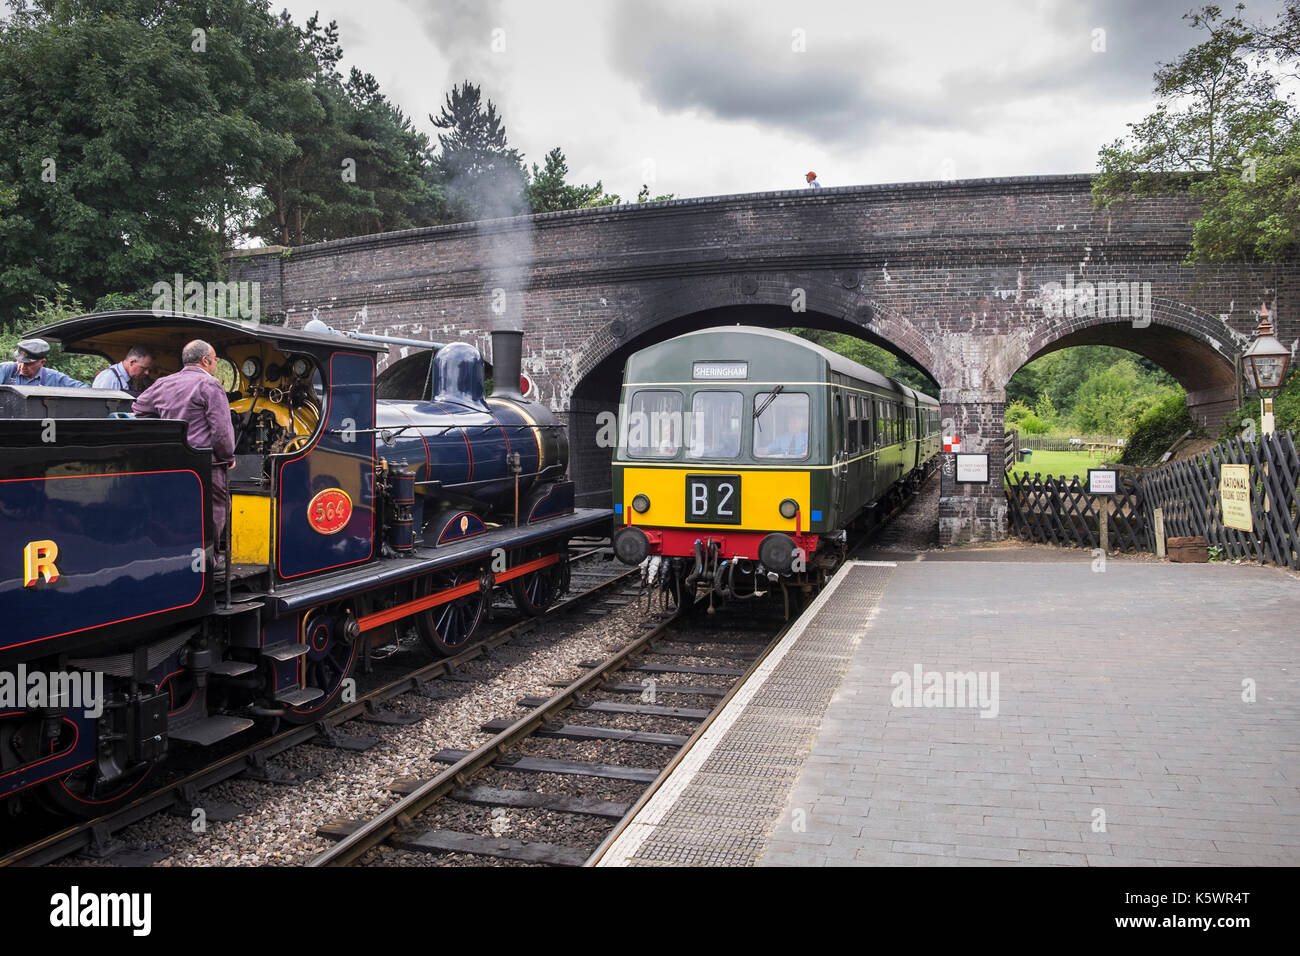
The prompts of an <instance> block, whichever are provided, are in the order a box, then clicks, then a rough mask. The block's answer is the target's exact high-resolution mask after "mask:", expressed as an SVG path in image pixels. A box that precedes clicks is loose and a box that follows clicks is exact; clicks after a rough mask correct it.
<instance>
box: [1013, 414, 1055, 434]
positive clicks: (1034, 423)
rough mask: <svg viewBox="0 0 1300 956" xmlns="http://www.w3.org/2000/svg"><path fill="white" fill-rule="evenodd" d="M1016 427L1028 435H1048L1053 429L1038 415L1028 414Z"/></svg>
mask: <svg viewBox="0 0 1300 956" xmlns="http://www.w3.org/2000/svg"><path fill="white" fill-rule="evenodd" d="M1016 427H1017V428H1019V429H1020V430H1021V431H1022V432H1024V433H1025V434H1026V435H1046V434H1047V433H1048V432H1049V431H1051V429H1052V426H1051V425H1049V424H1047V422H1045V421H1043V420H1042V419H1041V418H1039V417H1038V416H1037V415H1026V416H1025V417H1024V418H1022V419H1020V421H1019V422H1017V423H1016Z"/></svg>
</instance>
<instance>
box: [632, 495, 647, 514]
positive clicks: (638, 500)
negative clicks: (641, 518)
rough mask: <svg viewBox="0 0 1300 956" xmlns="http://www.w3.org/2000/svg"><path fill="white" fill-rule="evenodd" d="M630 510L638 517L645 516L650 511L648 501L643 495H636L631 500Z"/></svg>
mask: <svg viewBox="0 0 1300 956" xmlns="http://www.w3.org/2000/svg"><path fill="white" fill-rule="evenodd" d="M632 510H633V511H635V512H636V513H637V514H639V515H643V514H645V513H646V512H647V511H649V510H650V499H649V498H647V497H646V496H645V495H637V496H636V497H635V498H633V499H632Z"/></svg>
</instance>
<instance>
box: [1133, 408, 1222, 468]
mask: <svg viewBox="0 0 1300 956" xmlns="http://www.w3.org/2000/svg"><path fill="white" fill-rule="evenodd" d="M1189 429H1190V430H1191V432H1192V434H1194V435H1201V436H1204V435H1205V429H1203V428H1202V427H1201V426H1200V425H1197V424H1196V422H1195V421H1194V420H1193V418H1192V413H1191V410H1190V409H1188V407H1187V401H1186V399H1185V398H1184V397H1183V393H1182V391H1181V390H1179V391H1178V392H1176V393H1174V394H1173V395H1169V396H1167V397H1166V398H1163V399H1161V400H1160V401H1159V402H1157V403H1156V404H1154V405H1152V406H1151V407H1150V408H1148V409H1147V410H1146V412H1144V413H1143V415H1142V417H1141V418H1139V419H1138V422H1137V425H1136V427H1135V428H1134V429H1133V432H1132V434H1130V435H1129V436H1128V444H1127V445H1125V447H1124V454H1123V455H1121V456H1120V463H1121V464H1124V465H1154V464H1155V463H1156V461H1157V459H1159V458H1160V456H1161V455H1163V454H1164V453H1165V452H1166V451H1168V450H1169V446H1170V445H1172V444H1173V443H1174V442H1176V441H1178V439H1180V438H1182V437H1183V434H1184V433H1185V432H1187V431H1188V430H1189Z"/></svg>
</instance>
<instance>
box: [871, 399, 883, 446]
mask: <svg viewBox="0 0 1300 956" xmlns="http://www.w3.org/2000/svg"><path fill="white" fill-rule="evenodd" d="M871 404H872V405H873V406H874V407H875V410H876V415H875V420H876V442H875V445H876V447H877V448H879V447H880V446H881V445H882V444H884V441H885V406H884V405H883V404H882V403H881V402H880V400H879V399H873V400H872V402H871Z"/></svg>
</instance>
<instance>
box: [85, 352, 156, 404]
mask: <svg viewBox="0 0 1300 956" xmlns="http://www.w3.org/2000/svg"><path fill="white" fill-rule="evenodd" d="M152 370H153V352H151V351H149V350H148V349H147V348H145V347H144V346H143V345H135V346H132V347H131V351H129V352H127V353H126V358H124V359H122V361H120V362H118V363H117V364H116V365H110V366H109V367H108V368H106V369H104V371H102V372H100V373H99V374H98V375H96V376H95V383H94V384H93V385H91V388H111V389H115V390H117V391H119V392H130V393H131V394H132V395H139V394H140V393H141V392H143V391H144V390H145V389H146V388H148V387H149V373H150V372H151V371H152Z"/></svg>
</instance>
